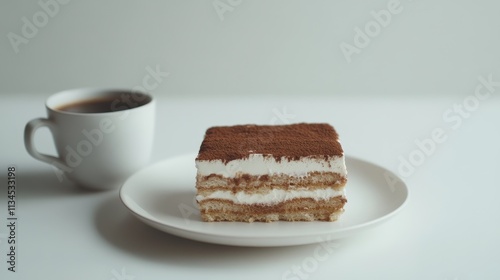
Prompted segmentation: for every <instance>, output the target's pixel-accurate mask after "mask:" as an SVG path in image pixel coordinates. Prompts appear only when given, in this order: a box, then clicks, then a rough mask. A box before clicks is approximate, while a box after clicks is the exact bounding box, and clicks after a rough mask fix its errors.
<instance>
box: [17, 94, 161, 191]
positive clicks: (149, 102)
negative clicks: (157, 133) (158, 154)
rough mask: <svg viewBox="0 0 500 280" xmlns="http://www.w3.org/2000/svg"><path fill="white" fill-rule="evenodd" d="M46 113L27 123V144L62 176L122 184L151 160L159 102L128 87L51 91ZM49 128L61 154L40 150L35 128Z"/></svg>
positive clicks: (89, 184) (97, 185)
mask: <svg viewBox="0 0 500 280" xmlns="http://www.w3.org/2000/svg"><path fill="white" fill-rule="evenodd" d="M46 108H47V114H48V118H47V119H44V118H40V119H35V120H32V121H30V122H29V123H28V124H27V125H26V130H25V144H26V149H27V150H28V152H29V153H30V154H31V155H32V156H33V157H34V158H36V159H39V160H42V161H44V162H47V163H49V164H52V165H53V166H55V167H56V168H54V171H55V173H56V176H57V177H58V178H59V180H64V178H68V179H70V180H72V181H74V182H75V183H77V184H78V185H79V186H82V187H85V188H90V189H97V190H107V189H116V188H118V187H120V186H121V185H122V184H123V182H124V181H125V180H126V179H127V178H128V177H129V176H130V175H132V174H133V173H134V172H136V171H137V170H139V169H140V168H142V167H143V166H145V165H147V164H148V163H149V160H150V155H151V150H152V146H153V139H154V121H155V102H154V99H153V98H152V96H150V95H148V94H145V93H140V92H133V91H130V90H108V89H77V90H68V91H64V92H60V93H57V94H54V95H52V96H51V97H49V99H48V100H47V102H46ZM43 126H46V127H48V128H49V130H50V131H51V133H52V135H53V138H54V142H55V147H56V150H57V154H58V156H49V155H44V154H41V153H38V152H37V151H36V149H35V148H34V145H33V134H34V132H35V131H36V129H38V128H39V127H43Z"/></svg>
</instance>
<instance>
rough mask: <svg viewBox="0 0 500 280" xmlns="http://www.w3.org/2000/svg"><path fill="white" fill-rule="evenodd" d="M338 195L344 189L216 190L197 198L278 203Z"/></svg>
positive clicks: (199, 199)
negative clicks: (295, 199)
mask: <svg viewBox="0 0 500 280" xmlns="http://www.w3.org/2000/svg"><path fill="white" fill-rule="evenodd" d="M336 196H344V189H343V188H342V190H339V191H337V190H334V189H331V188H328V189H317V190H280V189H274V190H272V191H270V192H268V193H265V194H259V193H252V194H249V193H245V192H244V191H241V192H237V193H236V194H234V193H232V192H231V191H215V192H213V193H211V194H210V195H208V196H203V195H198V196H196V199H197V200H198V201H200V202H201V201H203V200H205V199H210V198H212V199H224V200H230V201H232V202H233V203H236V204H254V203H262V204H268V205H272V204H277V203H281V202H284V201H287V200H291V199H294V198H312V199H314V200H316V201H318V200H327V199H330V198H332V197H336Z"/></svg>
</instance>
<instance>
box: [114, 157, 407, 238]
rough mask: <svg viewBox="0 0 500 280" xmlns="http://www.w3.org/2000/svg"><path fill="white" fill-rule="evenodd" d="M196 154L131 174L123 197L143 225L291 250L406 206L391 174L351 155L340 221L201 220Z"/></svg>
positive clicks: (370, 224)
mask: <svg viewBox="0 0 500 280" xmlns="http://www.w3.org/2000/svg"><path fill="white" fill-rule="evenodd" d="M195 157H196V156H195V155H185V156H179V157H175V158H171V159H167V160H164V161H161V162H158V163H156V164H153V165H151V166H149V167H146V168H145V169H143V170H141V171H139V172H137V173H136V174H134V175H132V176H131V177H130V178H129V179H128V180H127V181H126V182H125V183H124V185H123V186H122V188H121V190H120V198H121V200H122V201H123V203H124V204H125V206H126V207H127V208H128V209H129V210H130V211H131V212H132V213H133V214H134V215H135V216H137V217H138V218H139V219H140V220H142V221H143V222H144V223H146V224H148V225H150V226H152V227H155V228H157V229H159V230H162V231H165V232H168V233H170V234H173V235H177V236H180V237H184V238H189V239H193V240H198V241H202V242H208V243H216V244H224V245H234V246H253V247H268V246H290V245H300V244H309V243H316V242H321V241H323V240H333V239H337V238H343V237H347V236H350V235H353V234H355V233H357V232H359V231H361V230H364V229H368V228H370V227H373V226H375V225H379V224H380V223H382V222H384V221H386V220H387V219H389V218H390V217H392V216H394V214H396V213H398V212H399V210H401V208H402V207H403V206H404V205H405V202H406V201H407V198H408V188H407V187H406V185H405V184H404V182H403V181H402V180H400V179H399V178H398V177H397V176H396V175H395V174H393V173H391V172H389V171H388V170H386V169H384V168H382V167H379V166H377V165H375V164H372V163H369V162H366V161H364V160H360V159H356V158H352V157H349V156H347V157H346V165H347V170H348V181H347V185H346V196H347V200H348V202H347V204H346V207H345V212H344V214H343V215H342V216H341V217H340V219H339V220H338V221H336V222H273V223H240V222H214V223H206V222H203V221H202V220H201V217H200V214H199V211H198V209H197V208H196V207H197V206H196V203H195V199H194V197H195V193H196V190H195V177H196V168H195V165H194V159H195Z"/></svg>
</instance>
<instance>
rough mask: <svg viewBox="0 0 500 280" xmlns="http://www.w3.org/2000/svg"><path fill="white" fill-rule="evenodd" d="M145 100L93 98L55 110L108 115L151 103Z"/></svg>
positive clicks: (148, 99) (117, 97)
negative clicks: (125, 100)
mask: <svg viewBox="0 0 500 280" xmlns="http://www.w3.org/2000/svg"><path fill="white" fill-rule="evenodd" d="M145 99H147V100H144V98H143V100H140V101H137V100H133V99H128V100H127V102H124V101H123V100H122V99H121V98H120V97H119V95H117V96H116V97H104V98H103V97H101V98H93V99H87V100H81V101H77V102H73V103H69V104H64V105H61V106H59V107H57V108H56V110H58V111H65V112H71V113H108V112H117V111H123V110H128V109H133V108H136V107H140V106H142V105H145V104H147V103H149V101H151V99H150V98H145Z"/></svg>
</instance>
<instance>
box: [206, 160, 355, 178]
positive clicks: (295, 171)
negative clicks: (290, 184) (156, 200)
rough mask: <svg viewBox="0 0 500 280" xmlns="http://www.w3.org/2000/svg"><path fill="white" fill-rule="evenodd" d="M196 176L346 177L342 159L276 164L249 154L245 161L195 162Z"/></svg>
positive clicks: (282, 161)
mask: <svg viewBox="0 0 500 280" xmlns="http://www.w3.org/2000/svg"><path fill="white" fill-rule="evenodd" d="M196 168H197V169H198V175H202V176H208V175H210V174H216V175H222V176H224V177H235V176H236V175H237V174H242V173H245V174H249V175H266V174H268V175H272V174H287V175H291V176H298V177H300V176H306V175H307V174H308V173H309V172H335V173H339V174H341V175H342V176H347V170H346V167H345V161H344V157H343V156H341V157H332V158H331V159H330V160H328V161H327V160H324V159H317V158H307V157H306V158H303V159H301V160H298V161H288V160H287V159H286V158H283V160H281V162H277V161H276V160H275V159H274V158H273V157H270V156H267V157H264V155H262V154H251V155H249V157H248V158H246V159H238V160H233V161H230V162H228V163H227V164H224V163H223V162H222V160H210V161H208V160H200V161H198V160H197V161H196Z"/></svg>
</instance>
